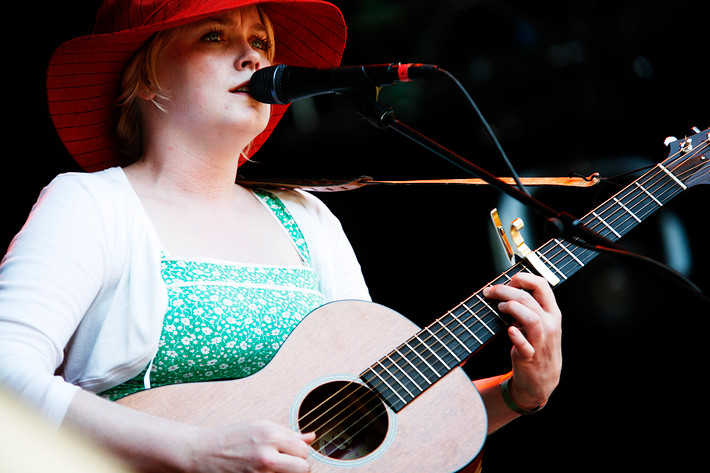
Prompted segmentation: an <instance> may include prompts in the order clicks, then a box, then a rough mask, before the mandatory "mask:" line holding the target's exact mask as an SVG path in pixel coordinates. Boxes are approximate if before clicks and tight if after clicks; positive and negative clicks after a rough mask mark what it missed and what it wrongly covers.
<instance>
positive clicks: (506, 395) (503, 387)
mask: <svg viewBox="0 0 710 473" xmlns="http://www.w3.org/2000/svg"><path fill="white" fill-rule="evenodd" d="M511 379H513V377H512V376H509V377H507V378H506V379H505V381H503V382H502V383H500V391H501V393H502V394H503V400H504V401H505V404H506V405H507V406H508V407H509V408H510V409H511V410H513V411H514V412H517V413H518V414H522V415H525V414H533V413H535V412H537V411H539V410H540V409H542V408H543V407H545V404H540V405H539V406H536V407H533V408H532V409H523V408H522V407H520V406H519V405H517V404H516V403H515V401H514V400H513V396H511V395H510V387H509V386H508V383H510V380H511Z"/></svg>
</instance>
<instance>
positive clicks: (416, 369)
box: [397, 342, 439, 386]
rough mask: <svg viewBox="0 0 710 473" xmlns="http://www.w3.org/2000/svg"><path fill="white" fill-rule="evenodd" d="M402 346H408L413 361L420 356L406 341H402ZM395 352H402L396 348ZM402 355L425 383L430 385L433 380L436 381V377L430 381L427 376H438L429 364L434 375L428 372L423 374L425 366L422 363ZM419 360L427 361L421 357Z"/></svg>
mask: <svg viewBox="0 0 710 473" xmlns="http://www.w3.org/2000/svg"><path fill="white" fill-rule="evenodd" d="M403 346H405V347H407V348H409V353H410V354H413V355H414V357H415V361H416V358H421V357H420V356H419V354H418V353H417V352H416V351H414V350H412V347H410V346H409V345H408V344H407V343H406V342H405V343H404V345H403ZM397 352H398V353H400V354H402V352H400V351H399V350H397ZM402 357H403V358H404V360H405V361H406V362H407V364H409V366H411V367H412V368H414V371H416V372H417V373H418V374H419V375H420V376H421V377H422V379H424V380H426V382H427V384H429V386H431V385H432V384H434V382H435V381H436V379H434V381H432V380H431V379H430V378H429V376H431V377H432V378H435V377H438V376H439V375H438V373H437V372H436V370H435V369H434V368H432V367H431V366H429V371H431V372H432V373H433V374H434V375H435V376H432V373H430V374H429V376H427V375H426V374H424V372H423V370H426V367H425V366H424V365H422V364H421V363H420V362H419V361H416V362H412V360H410V359H409V357H408V356H407V355H406V354H402ZM421 361H423V362H424V363H425V364H427V363H426V360H424V359H422V360H421ZM419 368H421V370H420V369H419Z"/></svg>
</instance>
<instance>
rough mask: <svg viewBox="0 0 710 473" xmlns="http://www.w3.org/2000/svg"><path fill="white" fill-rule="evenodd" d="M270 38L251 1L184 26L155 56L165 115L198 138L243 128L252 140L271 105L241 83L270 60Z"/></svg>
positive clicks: (175, 125)
mask: <svg viewBox="0 0 710 473" xmlns="http://www.w3.org/2000/svg"><path fill="white" fill-rule="evenodd" d="M271 41H272V39H271V38H268V37H267V29H266V27H265V26H264V24H263V23H262V20H261V18H260V16H259V13H258V11H257V9H256V8H255V7H248V8H243V9H237V10H232V11H229V12H226V13H222V14H218V15H215V16H214V17H210V18H208V19H205V20H201V21H198V22H195V23H192V24H190V25H188V26H186V27H184V28H183V30H182V31H181V33H179V34H178V35H176V37H175V38H173V39H172V40H171V41H170V42H169V43H168V44H166V45H165V47H164V48H163V49H162V51H161V53H160V56H159V58H158V72H157V76H158V80H159V81H160V85H161V87H162V88H163V89H164V90H165V91H166V94H167V96H168V97H169V99H170V100H169V102H168V103H163V106H164V107H165V108H166V109H167V114H166V115H165V117H163V118H164V119H167V120H168V121H169V123H170V125H171V127H172V129H178V130H180V131H181V132H183V133H188V134H191V135H193V136H195V137H197V138H198V139H200V140H208V139H210V138H215V139H221V138H220V137H224V136H230V137H234V135H235V134H241V133H244V134H246V135H247V136H246V137H249V136H250V137H251V138H249V141H251V139H253V138H254V137H255V136H256V135H257V134H259V133H260V132H261V131H262V130H263V129H264V128H265V127H266V124H267V123H268V120H269V116H270V107H269V105H266V104H263V103H260V102H257V101H256V100H254V99H253V98H252V97H251V96H250V95H249V94H248V93H247V92H246V91H245V89H244V87H245V86H246V84H247V83H248V82H249V79H250V78H251V75H252V74H253V73H254V71H256V70H257V69H260V68H262V67H266V66H269V65H270V62H269V60H268V59H267V52H268V50H269V48H271V47H272V44H271ZM226 134H228V135H226ZM238 151H241V150H238Z"/></svg>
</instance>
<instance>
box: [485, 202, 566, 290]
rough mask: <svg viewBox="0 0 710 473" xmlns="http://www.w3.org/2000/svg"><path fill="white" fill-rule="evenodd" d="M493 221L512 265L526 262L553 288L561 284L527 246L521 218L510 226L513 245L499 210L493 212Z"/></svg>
mask: <svg viewBox="0 0 710 473" xmlns="http://www.w3.org/2000/svg"><path fill="white" fill-rule="evenodd" d="M491 220H492V221H493V227H495V230H496V235H498V240H499V241H500V243H501V245H502V246H503V251H505V254H506V257H507V258H508V260H509V261H510V263H511V264H515V263H517V262H518V261H520V260H526V261H527V262H528V263H530V265H531V266H532V267H533V269H534V270H535V271H537V273H538V274H539V275H540V276H542V277H544V278H545V279H546V280H547V282H548V283H549V284H550V285H551V286H553V287H554V286H556V285H558V284H559V283H560V279H559V278H558V277H557V276H555V275H554V273H553V272H552V271H551V270H550V268H548V267H547V266H546V265H545V263H543V262H542V260H541V259H540V257H539V256H538V255H537V254H536V253H535V252H534V251H532V250H531V249H530V248H529V247H528V245H526V244H525V240H524V239H523V235H522V234H521V233H520V231H521V230H522V229H523V226H524V224H523V220H522V219H521V218H519V217H518V218H516V219H515V220H513V222H512V223H511V224H510V237H511V239H512V242H513V244H512V245H511V242H510V240H508V237H507V235H506V234H505V230H504V229H503V224H502V223H501V220H500V217H499V216H498V209H493V210H491Z"/></svg>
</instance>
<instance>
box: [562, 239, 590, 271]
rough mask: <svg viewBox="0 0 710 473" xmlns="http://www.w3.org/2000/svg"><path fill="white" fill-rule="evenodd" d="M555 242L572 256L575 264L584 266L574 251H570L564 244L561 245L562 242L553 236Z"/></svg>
mask: <svg viewBox="0 0 710 473" xmlns="http://www.w3.org/2000/svg"><path fill="white" fill-rule="evenodd" d="M555 243H557V246H559V247H561V248H562V249H563V250H564V251H565V252H567V254H568V255H570V256H571V257H572V259H573V260H575V261H576V262H577V264H579V266H580V267H582V268H583V267H584V263H582V261H581V260H580V259H579V258H577V256H576V255H575V254H574V253H572V251H570V249H569V248H567V247H566V246H565V245H563V244H562V242H561V241H559V240H558V239H557V238H555Z"/></svg>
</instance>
